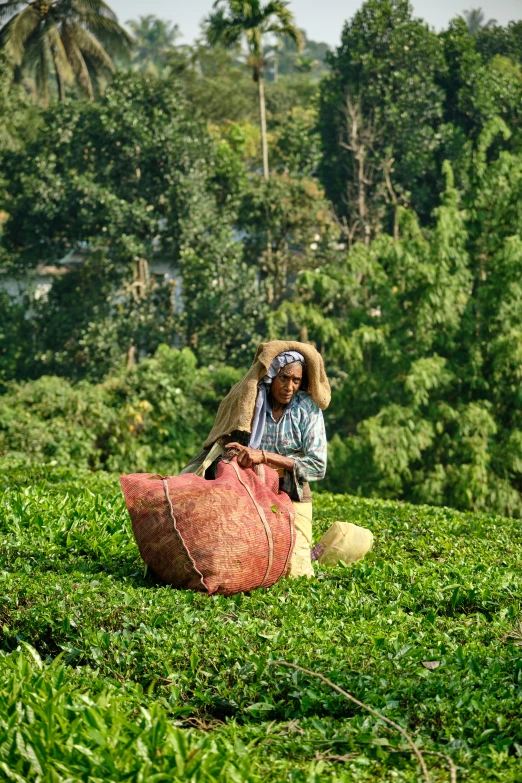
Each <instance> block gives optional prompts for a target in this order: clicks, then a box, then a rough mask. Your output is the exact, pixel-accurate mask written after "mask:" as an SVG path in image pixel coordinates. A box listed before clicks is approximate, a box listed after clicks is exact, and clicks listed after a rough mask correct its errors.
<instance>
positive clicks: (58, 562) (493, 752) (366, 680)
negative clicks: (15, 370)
mask: <svg viewBox="0 0 522 783" xmlns="http://www.w3.org/2000/svg"><path fill="white" fill-rule="evenodd" d="M315 514H316V516H315V519H316V522H315V535H316V537H319V536H320V535H321V534H322V532H324V531H325V530H326V528H327V527H328V526H329V524H330V523H331V522H333V521H334V520H336V519H345V520H347V521H352V522H356V523H359V524H362V525H364V526H366V527H369V528H370V529H371V530H372V531H373V533H374V535H375V542H376V544H375V548H374V550H373V551H372V552H371V553H370V554H369V555H368V556H367V558H366V559H365V560H364V561H363V562H361V563H359V564H357V565H355V566H351V567H345V566H337V567H335V568H321V567H319V568H317V571H316V579H315V580H313V581H307V580H305V579H301V580H297V581H294V582H290V581H281V582H280V583H279V584H277V585H276V586H275V587H273V588H272V589H270V590H266V591H263V590H258V591H254V592H252V593H251V594H247V595H238V596H234V597H231V598H225V597H222V596H212V597H209V596H206V595H201V594H193V593H187V592H181V591H176V590H173V589H171V588H170V587H166V586H164V585H162V584H159V583H157V582H156V581H155V580H154V579H153V578H152V577H151V576H150V574H146V573H144V568H143V563H142V562H141V560H140V556H139V552H138V549H137V546H136V544H135V542H134V538H133V536H132V530H131V526H130V521H129V518H128V516H127V512H126V509H125V505H124V502H123V498H122V496H121V493H120V490H119V483H118V477H117V476H114V475H109V474H103V473H100V474H94V475H92V474H89V473H87V472H73V471H65V470H55V471H54V472H53V471H52V469H49V470H47V469H45V470H44V469H42V470H40V471H39V470H32V471H28V472H14V471H12V472H9V471H7V472H5V471H4V472H3V473H2V476H1V477H0V640H1V643H0V780H6V781H18V783H25V782H26V781H35V783H37V782H38V783H76V782H77V781H78V783H80V782H81V783H84V782H85V781H87V782H88V783H109V782H112V781H114V782H115V783H120V781H121V782H123V781H126V782H127V781H129V782H132V783H160V782H161V783H163V782H165V783H166V782H167V781H169V783H177V782H178V781H192V782H193V783H203V782H204V783H214V782H216V783H217V781H219V783H229V782H230V783H232V781H234V782H237V783H243V782H245V783H254V781H262V782H263V783H279V782H280V781H292V782H293V783H298V782H299V783H301V782H302V783H313V782H314V781H317V782H319V781H320V782H321V783H322V782H323V781H325V782H329V783H330V782H331V783H334V782H335V783H349V782H351V781H357V782H359V781H361V782H362V781H371V782H372V783H382V782H383V781H390V783H395V782H397V783H401V782H402V781H404V783H406V782H407V781H408V782H409V781H411V782H412V783H413V781H415V782H417V781H421V780H426V779H427V777H426V774H427V776H428V778H429V779H430V780H431V781H432V783H440V782H442V781H448V782H449V781H455V780H458V781H464V780H465V781H469V782H470V783H482V782H483V781H502V782H503V783H517V782H518V783H519V782H520V781H522V606H521V605H522V573H521V566H522V548H521V534H522V524H521V522H520V520H515V519H504V518H501V517H495V516H485V515H473V514H464V513H459V512H456V511H453V510H451V509H449V508H431V507H427V506H408V505H404V504H400V503H392V502H382V501H371V500H362V499H359V498H353V497H349V496H340V495H337V496H336V495H329V494H319V495H317V496H316V499H315ZM280 661H286V662H289V663H295V664H298V665H300V666H302V667H304V668H306V669H309V670H311V671H313V672H316V673H320V674H323V675H324V676H325V677H327V678H328V679H329V680H330V681H331V682H333V683H334V684H336V685H337V686H340V688H342V689H343V690H344V691H346V692H348V693H349V694H352V695H353V696H354V697H355V698H356V699H358V700H360V701H362V702H364V704H365V705H367V706H368V707H370V708H371V709H372V710H373V711H374V712H377V713H378V714H379V715H380V716H382V717H381V718H379V717H376V716H375V715H374V714H371V713H370V712H368V711H367V710H366V709H364V708H363V707H361V706H358V705H356V704H354V703H353V702H352V701H350V700H348V699H347V698H346V697H345V696H343V695H342V694H341V693H339V692H337V691H336V690H334V689H333V688H332V687H331V686H330V685H328V684H326V683H324V682H323V681H321V680H320V679H318V678H317V677H314V676H312V675H310V674H305V673H303V672H301V671H297V670H295V669H291V668H288V667H283V666H280V665H276V663H277V662H280ZM384 718H387V719H388V720H390V721H393V722H394V723H395V724H398V726H399V727H402V728H403V729H404V730H405V731H406V732H407V734H408V735H410V737H411V738H412V739H413V741H414V742H415V744H416V746H417V747H418V748H419V750H420V751H421V753H422V756H423V759H424V760H425V764H426V770H425V771H423V770H422V769H421V766H420V764H419V760H418V758H417V757H416V756H415V755H414V753H413V752H412V748H411V747H410V745H409V744H408V742H407V741H406V738H405V737H404V736H403V735H402V734H401V733H400V732H399V731H398V730H397V729H396V728H394V727H393V726H392V725H390V723H387V722H386V721H385V720H384Z"/></svg>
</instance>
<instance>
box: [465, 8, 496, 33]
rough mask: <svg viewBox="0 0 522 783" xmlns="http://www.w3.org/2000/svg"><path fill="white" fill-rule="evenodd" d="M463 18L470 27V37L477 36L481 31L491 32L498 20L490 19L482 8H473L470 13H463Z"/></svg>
mask: <svg viewBox="0 0 522 783" xmlns="http://www.w3.org/2000/svg"><path fill="white" fill-rule="evenodd" d="M462 16H463V17H464V20H465V22H466V24H467V26H468V32H469V34H470V35H477V33H480V31H481V30H490V29H491V28H492V27H495V25H496V24H497V20H496V19H488V21H487V22H486V17H485V15H484V11H483V10H482V8H471V9H470V10H469V11H463V12H462Z"/></svg>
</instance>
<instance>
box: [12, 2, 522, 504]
mask: <svg viewBox="0 0 522 783" xmlns="http://www.w3.org/2000/svg"><path fill="white" fill-rule="evenodd" d="M255 7H256V8H257V9H258V11H259V14H261V11H263V14H264V16H263V14H261V16H259V14H258V16H256V18H255V19H254V18H253V17H249V16H248V13H249V8H250V6H249V5H248V4H244V3H242V2H239V3H232V4H231V3H223V4H220V5H219V7H218V8H217V9H216V14H217V16H214V17H212V18H213V19H214V22H215V25H217V28H219V25H221V27H222V28H223V29H222V30H221V32H222V33H223V35H221V36H217V37H218V38H220V40H222V41H224V43H225V44H229V43H231V42H234V41H235V42H236V44H237V41H238V39H241V37H242V36H243V38H244V36H245V35H247V37H248V36H250V39H252V40H251V41H250V43H251V44H252V46H251V49H250V51H249V53H250V55H252V56H253V55H256V57H257V60H255V61H254V60H253V59H252V57H250V59H249V58H248V57H247V56H246V55H247V54H248V53H246V52H244V51H241V49H240V48H239V47H238V46H236V48H233V49H231V50H226V49H223V48H221V47H220V46H214V45H210V42H211V41H212V40H214V39H213V35H212V29H211V28H212V26H211V25H209V24H207V25H206V27H204V29H203V31H202V36H203V37H202V38H201V40H199V41H198V42H197V43H196V44H195V45H194V46H192V47H183V46H178V45H177V42H176V30H175V29H174V28H172V27H168V26H166V25H165V23H162V22H161V20H155V19H154V18H152V17H144V19H143V20H142V23H139V24H138V25H137V26H136V27H135V31H136V34H137V35H138V37H139V38H140V40H139V41H138V42H137V44H136V47H137V48H136V50H135V59H134V62H133V64H132V65H131V67H130V69H127V70H125V68H124V67H123V64H122V72H121V73H119V74H117V76H116V77H115V78H114V79H113V80H112V81H111V83H110V85H109V86H108V88H107V89H106V90H105V91H104V94H103V95H101V96H99V98H98V99H97V100H96V101H95V102H92V103H88V102H85V101H81V100H76V99H73V100H71V101H70V102H69V103H66V104H65V105H63V106H58V105H57V104H56V103H55V104H53V105H51V106H50V107H49V108H48V109H47V110H45V111H44V110H41V109H39V108H37V107H35V106H34V104H31V102H30V100H29V99H28V97H27V96H26V95H24V94H23V93H21V92H17V91H16V90H13V91H9V90H8V84H9V79H10V75H9V61H8V60H6V59H5V57H4V59H3V60H2V62H0V95H3V96H6V108H3V107H0V172H1V174H0V232H1V234H0V307H1V308H2V309H1V315H0V392H1V393H3V394H5V395H6V396H5V397H4V398H3V401H4V403H5V405H6V406H7V408H8V409H9V410H10V411H11V413H10V417H11V418H10V422H11V424H10V425H9V428H8V427H7V424H5V423H1V424H0V426H2V427H3V429H2V435H1V437H2V441H1V451H2V454H3V455H4V456H6V455H15V454H20V453H25V458H26V459H29V460H32V461H34V460H37V459H39V458H40V457H42V458H44V459H51V460H52V459H54V458H55V457H54V456H53V454H61V455H62V456H61V457H60V459H59V461H60V464H62V462H61V460H70V461H71V463H74V464H77V465H78V466H80V465H81V466H87V465H88V466H90V467H91V468H97V467H100V466H106V465H109V464H110V465H112V467H113V468H115V469H116V468H117V467H118V466H119V467H121V468H122V469H123V467H124V469H130V468H131V467H139V468H140V469H141V468H142V467H144V466H146V465H147V464H149V463H147V460H149V459H150V460H153V459H154V460H155V461H154V465H155V466H157V467H158V469H161V470H167V469H169V470H170V469H171V468H170V466H172V465H179V464H181V463H182V462H183V460H184V459H185V458H186V457H188V456H189V455H190V454H192V453H194V452H195V451H196V450H197V448H198V445H199V442H200V440H201V439H202V438H203V437H204V436H205V435H206V432H207V427H208V423H209V422H210V421H211V419H212V415H213V413H214V411H215V407H216V401H217V395H218V392H217V389H218V388H219V394H221V393H224V392H225V391H226V387H227V384H226V383H224V382H223V383H221V382H220V381H219V380H218V381H216V383H217V386H216V387H215V388H216V392H215V394H214V391H212V393H211V394H210V396H209V399H208V400H207V399H206V398H205V397H200V396H198V395H199V392H196V393H195V395H194V396H192V392H191V393H189V394H188V396H187V400H190V401H194V404H195V406H196V408H197V409H198V411H199V413H198V414H197V416H196V417H195V419H191V418H190V414H187V416H188V417H189V418H188V419H186V420H183V421H182V418H183V416H182V414H181V413H179V412H176V413H172V414H169V415H171V416H172V422H175V425H174V424H173V430H172V432H173V433H176V432H178V431H179V432H180V433H181V432H183V433H190V436H187V437H185V434H183V435H181V434H180V436H179V437H180V440H179V442H177V441H176V436H175V434H172V436H170V435H169V437H168V438H167V439H166V440H162V439H161V438H158V440H157V449H156V448H155V441H154V437H155V435H154V430H150V432H147V434H144V433H142V432H141V431H140V435H139V437H140V438H141V437H142V436H143V441H142V440H139V441H136V440H135V437H137V436H135V435H133V436H132V437H130V436H128V434H126V435H125V437H124V438H123V441H122V443H123V444H124V445H122V450H121V453H120V452H118V450H117V449H116V447H115V443H116V441H115V440H111V439H110V438H107V437H106V435H105V434H104V433H106V429H107V427H109V429H110V428H115V431H117V432H118V433H119V432H120V428H121V427H122V426H123V425H122V424H121V422H122V421H125V414H124V413H123V410H124V408H125V405H126V404H127V402H128V400H127V398H126V397H125V401H124V402H122V403H121V406H120V407H121V410H120V411H118V405H119V404H120V403H119V402H118V399H119V398H118V397H117V396H112V397H110V395H109V397H110V400H109V402H107V403H104V405H105V404H106V406H107V410H108V411H109V413H106V414H105V413H104V416H103V417H102V419H103V421H102V420H101V419H100V421H99V422H98V424H97V426H95V427H94V428H93V429H92V433H91V434H92V437H91V435H89V436H88V437H87V441H88V443H89V444H90V445H89V446H88V447H87V446H86V447H85V449H86V450H83V451H82V449H83V447H82V449H79V450H76V449H75V448H73V447H72V443H73V442H75V438H73V439H72V440H71V447H70V448H69V447H65V446H64V447H62V445H59V444H60V443H62V441H64V442H65V440H66V438H65V437H62V435H59V433H60V432H61V431H62V430H61V424H60V423H59V422H60V420H62V419H63V414H62V413H61V412H60V410H59V408H58V407H57V406H56V405H55V403H54V402H53V401H52V399H49V400H48V401H47V402H46V403H45V405H44V406H43V407H44V408H45V410H46V411H47V413H45V415H44V414H43V413H42V416H43V418H41V419H39V420H38V421H37V419H38V416H39V415H40V414H39V413H38V412H37V409H36V408H33V407H32V402H31V400H32V399H33V395H35V394H36V395H37V396H38V398H39V399H42V400H43V398H44V397H45V395H46V394H48V395H49V396H50V398H52V396H53V394H55V391H54V390H55V388H56V389H58V388H60V389H62V390H63V391H62V392H60V393H61V394H62V393H63V395H64V397H65V398H67V399H69V396H71V395H72V397H71V399H72V398H74V399H80V398H81V396H82V395H85V396H86V397H88V398H89V399H93V400H94V399H96V400H97V399H98V397H99V395H102V397H103V398H104V399H105V395H106V392H105V389H106V388H107V385H108V386H109V387H110V386H111V384H114V385H115V386H116V387H117V386H118V384H120V383H127V380H124V381H122V379H126V378H134V377H138V375H135V373H136V372H137V373H138V374H139V372H140V370H139V366H140V363H143V362H144V367H145V368H150V367H151V366H152V365H154V366H156V365H155V364H154V363H155V362H156V363H157V362H159V363H160V364H161V362H162V361H163V358H158V357H160V356H162V357H165V356H166V355H167V354H168V351H167V353H161V354H157V353H156V352H157V351H158V347H159V346H160V345H166V346H169V348H173V347H175V348H176V349H179V348H183V347H186V348H190V350H191V351H192V352H193V355H194V356H195V357H196V360H197V366H198V367H199V368H200V369H196V368H192V369H190V370H189V371H188V372H189V374H190V375H192V376H193V378H194V379H197V378H199V377H204V378H206V379H208V380H207V381H205V382H206V383H207V382H208V384H209V386H210V387H211V388H212V389H214V376H215V373H214V370H213V369H212V368H213V367H228V368H234V371H231V370H230V369H228V370H223V372H224V376H223V377H225V376H226V377H228V375H227V373H229V372H232V374H233V373H234V372H236V371H237V372H238V371H240V370H241V369H242V368H244V367H246V366H248V364H249V362H250V361H251V358H252V356H253V353H254V350H255V347H256V345H257V343H258V342H260V341H261V340H264V339H266V338H267V337H274V338H275V337H278V338H281V337H291V338H299V339H304V340H311V341H312V342H314V343H315V344H316V345H317V346H319V348H320V349H321V351H322V353H323V355H324V358H325V361H326V366H327V371H328V374H329V376H330V378H331V381H332V386H333V390H334V399H333V403H332V405H331V407H330V409H329V410H328V411H327V430H328V436H329V439H330V466H329V472H328V475H327V479H326V484H325V485H323V486H325V487H326V488H328V489H331V490H339V491H341V490H342V491H346V492H350V493H352V494H357V495H366V496H381V497H382V496H385V497H390V498H401V499H405V500H409V501H414V502H424V503H432V504H440V505H452V506H455V507H458V508H461V509H469V510H479V511H493V512H496V513H501V514H505V515H515V516H520V515H521V514H522V500H521V497H522V494H521V493H522V421H521V414H520V410H521V403H522V400H521V383H522V375H521V370H520V368H521V366H522V355H521V349H520V345H521V344H522V296H521V293H522V277H521V269H522V263H521V261H522V258H521V248H522V244H521V243H522V225H521V224H520V217H519V214H520V210H519V204H520V195H521V193H520V191H521V185H522V144H521V142H522V133H521V131H522V114H521V107H522V45H521V41H522V33H521V29H522V28H521V25H520V23H513V24H509V25H508V26H506V27H499V26H498V25H496V26H495V25H486V22H487V20H486V19H485V18H484V19H482V21H481V22H480V24H478V22H477V20H478V19H479V15H478V14H474V15H473V19H474V20H475V21H474V22H473V25H474V27H473V30H472V31H471V33H470V29H469V26H468V25H467V24H466V21H465V20H464V19H463V18H461V17H457V18H456V19H454V20H453V21H451V22H450V23H449V25H448V27H447V29H445V30H443V31H441V32H440V33H436V32H434V31H433V30H431V29H430V28H429V27H428V25H426V24H425V23H424V22H423V21H422V20H419V19H416V18H415V17H414V15H413V12H412V8H411V7H410V5H409V4H408V2H407V0H384V1H381V0H378V1H377V0H367V2H365V3H364V4H363V5H362V7H361V8H360V10H359V11H358V12H357V13H356V14H355V15H354V16H353V18H352V19H350V20H348V21H347V22H346V24H345V27H344V30H343V32H342V39H341V45H340V46H339V47H338V49H337V50H336V51H335V52H332V53H330V54H328V55H327V54H326V52H325V49H324V47H322V48H321V46H320V45H319V44H314V43H313V42H310V41H306V40H305V50H304V53H303V54H299V52H298V50H297V47H296V46H295V45H291V44H289V43H288V40H286V43H284V39H282V38H280V37H277V38H274V40H270V38H269V37H268V38H266V37H265V39H264V41H262V40H261V38H260V37H259V36H261V35H262V34H264V33H266V32H267V27H269V26H270V25H271V24H272V22H274V20H275V17H273V16H271V11H270V9H272V11H273V10H274V8H275V7H276V6H273V5H271V4H269V5H268V6H265V4H263V3H258V4H256V6H255ZM252 8H253V6H252ZM277 9H278V14H279V17H278V18H279V21H278V22H277V26H278V29H279V27H281V25H282V26H283V27H284V26H285V24H286V23H289V22H290V21H291V16H289V11H290V10H291V9H289V8H287V6H286V5H285V4H284V3H281V4H277ZM209 11H210V9H209ZM269 11H270V13H269ZM256 13H257V12H256ZM267 14H268V16H267ZM470 18H471V17H470ZM297 21H298V20H297ZM468 21H469V20H468ZM479 21H480V20H479ZM217 28H216V29H214V32H216V30H217ZM220 29H221V28H220ZM292 29H293V28H292ZM227 30H228V32H229V33H230V35H224V32H225V31H227ZM256 30H257V33H255V34H254V31H256ZM281 30H282V28H281ZM218 32H219V31H218ZM283 32H284V31H283ZM287 32H288V30H287ZM294 32H295V30H294ZM256 36H257V37H256ZM215 37H216V36H214V38H215ZM304 38H305V37H303V40H304ZM250 39H249V40H250ZM254 39H255V40H254ZM154 40H155V41H156V44H154ZM262 43H263V44H264V48H263V49H262V48H261V45H262ZM254 44H255V45H254ZM155 45H156V49H157V51H156V55H157V56H156V59H154V58H155V54H154V52H155V49H154V46H155ZM140 47H141V48H140ZM147 47H148V48H147ZM252 47H253V48H252ZM256 47H257V48H256ZM160 50H161V51H160ZM314 53H315V54H314ZM316 55H317V58H318V59H320V60H321V62H323V63H324V61H325V60H326V61H327V64H328V67H327V68H322V67H321V68H315V67H312V64H311V63H310V62H308V65H307V61H306V58H307V57H308V58H312V57H316ZM300 57H303V58H304V60H299V59H298V58H300ZM260 58H261V59H260ZM254 59H255V58H254ZM308 66H310V67H308ZM137 69H142V70H143V71H145V73H138V72H136V71H137ZM158 73H159V75H158ZM252 73H254V74H256V75H257V76H258V77H259V76H260V75H263V76H264V77H265V78H264V98H265V101H266V110H267V112H266V113H267V116H266V130H267V136H266V141H267V145H268V159H269V162H270V178H269V179H266V178H265V177H263V176H262V171H263V155H262V144H261V136H262V134H261V132H260V122H259V120H260V116H259V105H260V104H259V96H258V92H257V89H258V87H257V85H256V84H255V83H254V82H253V81H252ZM7 96H9V97H8V100H7ZM265 162H266V156H265ZM42 264H46V265H47V269H48V270H49V267H50V270H51V271H50V272H49V271H48V272H47V273H48V275H53V276H54V278H53V279H54V282H53V285H52V287H51V289H50V290H49V291H47V290H44V291H43V292H42V291H41V290H39V289H38V288H37V287H34V286H33V280H34V281H37V280H38V279H39V275H40V274H41V273H42V270H41V265H42ZM44 271H45V270H44ZM6 278H7V285H8V286H9V285H10V286H11V289H13V288H16V286H15V285H14V282H16V281H18V283H20V285H22V286H25V293H24V294H23V295H22V296H20V297H18V298H15V299H11V300H10V299H9V297H7V295H6V294H5V293H4V292H3V291H2V289H3V288H4V285H5V280H6ZM11 289H10V290H11ZM162 350H164V349H162ZM170 355H171V356H174V353H172V354H170ZM185 355H186V354H185ZM153 356H156V359H152V358H151V357H153ZM149 362H152V364H149ZM135 363H138V370H136V368H135V367H134V364H135ZM201 368H203V369H201ZM127 370H128V373H129V374H128V375H127V374H126V372H127ZM147 371H148V369H147ZM144 372H145V371H144ZM151 372H152V373H153V374H154V373H155V372H156V370H154V371H151ZM162 372H163V371H162ZM219 372H221V370H220V371H219ZM206 373H207V374H206ZM199 374H200V375H199ZM43 376H47V378H46V379H45V380H42V377H43ZM50 376H58V377H59V378H60V379H62V380H56V379H55V380H52V379H50ZM139 377H140V380H139V382H138V385H137V386H133V389H134V391H133V392H132V395H134V396H135V397H136V399H138V400H149V397H148V390H147V389H146V388H145V386H142V385H141V383H142V381H141V378H144V377H145V376H144V374H143V375H142V376H139ZM11 382H14V384H15V385H11ZM26 382H27V383H28V386H27V387H25V386H24V385H23V384H24V383H26ZM184 382H186V383H187V384H188V385H190V381H189V380H188V379H187V380H186V381H184ZM195 382H196V381H195ZM173 383H174V384H175V385H176V387H178V386H179V383H178V379H177V378H176V379H174V380H173ZM75 384H84V385H79V386H75ZM197 385H198V383H197V382H196V386H197ZM138 388H139V390H140V391H138ZM187 388H188V386H187ZM142 391H143V395H142ZM56 393H57V392H56ZM132 395H131V396H132ZM140 395H142V396H140ZM149 402H151V404H153V405H154V406H160V407H161V404H162V403H161V387H158V393H157V394H155V396H154V400H149ZM164 402H165V405H169V404H170V397H169V396H168V395H166V397H165V401H164ZM93 404H94V403H93ZM129 404H130V403H129ZM132 404H134V403H132ZM191 404H192V402H191ZM188 407H189V408H190V405H189V406H188ZM42 410H43V408H42ZM181 410H184V408H183V406H182V407H181V408H180V411H181ZM51 411H52V413H51ZM104 411H105V407H104ZM183 415H184V414H183ZM104 417H105V418H104ZM13 421H16V427H14V428H13V426H12V422H13ZM24 421H30V422H31V425H30V427H29V425H28V427H27V428H25V429H24V427H23V426H22V422H24ZM74 422H75V423H74V427H75V428H76V427H79V428H81V426H82V425H81V418H80V419H74ZM118 422H119V423H118ZM55 424H56V433H55V434H53V428H54V427H55ZM75 431H76V430H75ZM111 431H112V429H111ZM30 432H32V433H34V434H33V435H30V436H29V433H30ZM37 433H39V434H37ZM158 433H159V430H158ZM44 435H45V437H44ZM75 437H76V436H75ZM122 437H123V436H122ZM129 437H130V439H129ZM11 438H12V440H10V439H11ZM38 438H41V443H40V445H38ZM78 438H79V440H80V441H82V437H81V436H80V434H78ZM55 440H56V443H55ZM100 443H101V444H102V445H100ZM108 444H110V445H108ZM134 447H137V448H136V450H135V460H134V462H133V461H132V456H131V455H132V450H133V449H134ZM142 447H143V448H144V449H145V450H144V451H142V450H141V449H142ZM63 448H65V450H63ZM144 455H148V456H144ZM153 455H154V457H153ZM149 467H150V464H149Z"/></svg>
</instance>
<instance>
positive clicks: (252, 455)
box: [225, 443, 265, 468]
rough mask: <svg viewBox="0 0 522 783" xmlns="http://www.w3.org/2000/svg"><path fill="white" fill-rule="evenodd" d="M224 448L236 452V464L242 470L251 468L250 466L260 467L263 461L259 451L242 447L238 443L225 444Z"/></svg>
mask: <svg viewBox="0 0 522 783" xmlns="http://www.w3.org/2000/svg"><path fill="white" fill-rule="evenodd" d="M225 448H226V449H227V450H228V449H235V450H236V451H237V462H238V465H241V467H242V468H251V467H252V465H260V464H261V463H262V462H264V461H265V460H264V457H263V452H262V451H261V450H260V449H250V448H249V447H248V446H242V445H241V444H240V443H227V445H226V447H225Z"/></svg>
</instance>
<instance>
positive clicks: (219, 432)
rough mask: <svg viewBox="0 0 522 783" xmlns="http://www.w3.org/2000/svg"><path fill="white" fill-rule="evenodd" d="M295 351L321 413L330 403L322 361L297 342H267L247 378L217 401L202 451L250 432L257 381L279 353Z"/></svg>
mask: <svg viewBox="0 0 522 783" xmlns="http://www.w3.org/2000/svg"><path fill="white" fill-rule="evenodd" d="M287 351H298V352H299V353H300V354H301V355H302V356H304V358H305V362H306V375H307V380H308V389H307V391H308V394H309V395H310V397H311V398H312V399H313V400H314V402H316V403H317V405H318V406H319V407H320V408H321V410H323V411H324V410H325V408H327V407H328V405H329V403H330V384H329V383H328V378H327V377H326V373H325V371H324V364H323V357H322V356H321V354H320V353H319V352H318V351H317V350H316V348H314V346H313V345H310V343H301V342H298V341H297V340H270V342H266V343H261V345H260V346H259V348H258V349H257V352H256V356H255V359H254V361H253V363H252V366H251V367H250V369H249V370H248V372H247V374H246V375H244V376H243V378H241V380H240V381H238V382H237V383H236V384H235V385H234V386H233V387H232V388H231V389H230V391H229V393H228V394H227V396H226V397H225V398H224V400H222V401H221V405H220V406H219V410H218V412H217V416H216V420H215V421H214V426H213V427H212V429H211V430H210V432H209V434H208V436H207V439H206V441H205V443H204V444H203V448H205V449H207V448H210V446H213V445H214V443H216V441H218V440H220V438H223V437H228V436H229V435H230V434H231V433H232V432H235V431H236V430H239V431H240V432H248V433H249V435H250V433H251V432H252V422H253V418H254V408H255V405H256V400H257V394H258V385H259V381H261V380H263V378H264V376H265V375H267V374H268V370H269V368H270V365H271V364H272V362H273V361H274V359H275V358H276V356H279V354H280V353H286V352H287Z"/></svg>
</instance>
